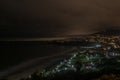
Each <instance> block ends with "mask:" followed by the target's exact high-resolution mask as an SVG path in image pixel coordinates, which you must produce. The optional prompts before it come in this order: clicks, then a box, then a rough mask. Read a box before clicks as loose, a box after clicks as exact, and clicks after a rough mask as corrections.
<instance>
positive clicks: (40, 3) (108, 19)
mask: <svg viewBox="0 0 120 80" xmlns="http://www.w3.org/2000/svg"><path fill="white" fill-rule="evenodd" d="M119 4H120V1H119V0H114V1H113V0H1V1H0V5H1V9H0V10H1V12H2V13H0V17H1V19H0V24H1V25H4V27H2V28H1V30H3V29H4V30H3V31H2V32H4V33H6V34H9V33H10V34H11V35H15V36H18V35H21V36H23V35H26V36H27V35H33V36H35V35H37V36H42V35H43V36H46V35H49V36H51V35H72V34H73V35H74V34H87V33H91V32H95V31H98V30H103V29H106V28H113V27H115V28H119V26H120V5H119ZM5 26H6V27H5ZM13 26H14V27H13ZM116 26H117V27H116ZM15 33H16V34H15Z"/></svg>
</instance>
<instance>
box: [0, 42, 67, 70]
mask: <svg viewBox="0 0 120 80" xmlns="http://www.w3.org/2000/svg"><path fill="white" fill-rule="evenodd" d="M64 50H67V48H65V47H63V46H56V45H46V44H45V45H44V44H42V43H41V42H39V41H10V42H8V41H1V42H0V71H3V70H7V69H8V68H10V67H12V66H15V65H18V64H20V63H23V62H25V61H29V60H31V59H35V58H38V57H44V56H49V55H54V54H57V53H60V52H62V51H64Z"/></svg>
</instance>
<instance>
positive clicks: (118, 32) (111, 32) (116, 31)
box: [92, 29, 120, 36]
mask: <svg viewBox="0 0 120 80" xmlns="http://www.w3.org/2000/svg"><path fill="white" fill-rule="evenodd" d="M96 34H100V35H105V36H112V35H113V36H115V35H120V29H107V30H104V31H100V32H97V33H94V34H92V35H96Z"/></svg>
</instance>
